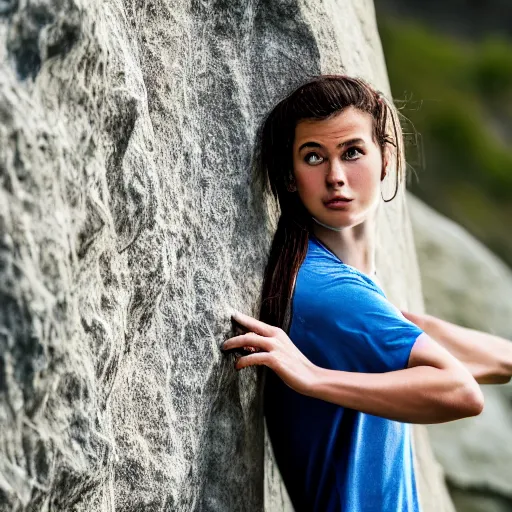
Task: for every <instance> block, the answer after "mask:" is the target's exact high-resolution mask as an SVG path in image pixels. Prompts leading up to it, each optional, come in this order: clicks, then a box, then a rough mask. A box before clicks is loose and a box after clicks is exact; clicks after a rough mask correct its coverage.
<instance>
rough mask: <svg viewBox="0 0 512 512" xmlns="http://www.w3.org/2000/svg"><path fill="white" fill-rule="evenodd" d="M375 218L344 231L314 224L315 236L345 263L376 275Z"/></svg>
mask: <svg viewBox="0 0 512 512" xmlns="http://www.w3.org/2000/svg"><path fill="white" fill-rule="evenodd" d="M375 221H376V218H375V216H373V215H372V216H371V217H370V218H368V219H367V220H365V221H364V222H362V223H361V224H358V225H357V226H353V227H351V228H346V229H343V230H342V231H333V230H331V229H328V228H326V227H323V226H321V225H320V224H317V223H314V227H313V233H314V235H315V236H316V237H317V238H318V239H319V240H320V241H321V242H322V243H323V244H325V245H326V246H327V247H328V248H329V249H330V250H331V251H332V252H333V253H334V254H335V255H336V256H337V257H338V258H339V259H340V260H341V261H342V262H343V263H345V264H347V265H350V266H352V267H355V268H357V269H358V270H359V271H361V272H362V273H363V274H366V275H368V276H371V275H373V274H374V273H375Z"/></svg>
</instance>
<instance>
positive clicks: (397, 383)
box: [223, 76, 512, 512]
mask: <svg viewBox="0 0 512 512" xmlns="http://www.w3.org/2000/svg"><path fill="white" fill-rule="evenodd" d="M257 144H258V150H259V158H258V163H257V170H258V173H259V176H260V178H262V179H263V180H264V182H266V183H267V184H268V185H269V186H270V190H271V192H272V194H273V195H274V197H275V198H276V199H277V201H278V202H279V207H280V211H281V215H280V219H279V222H278V227H277V231H276V233H275V236H274V240H273V244H272V248H271V252H270V257H269V262H268V265H267V268H266V272H265V277H264V284H263V292H262V302H261V310H260V320H256V319H254V318H251V317H249V316H247V315H243V314H241V313H238V312H237V313H235V314H234V316H233V318H234V319H235V320H236V321H238V322H239V323H240V324H242V325H243V326H245V328H246V329H247V330H248V331H249V332H248V333H247V334H242V335H240V336H236V337H233V338H231V339H229V340H227V341H226V342H225V343H224V345H223V349H224V350H231V349H235V348H245V350H246V351H247V352H254V353H251V354H249V355H245V356H242V357H239V358H238V359H237V361H236V363H235V367H236V368H237V369H241V368H244V367H247V366H251V365H266V366H267V367H269V368H270V369H271V370H273V371H272V372H267V374H266V381H265V417H266V422H267V427H268V432H269V435H270V438H271V442H272V446H273V450H274V454H275V457H276V461H277V464H278V466H279V469H280V471H281V474H282V477H283V480H284V483H285V485H286V487H287V490H288V492H289V495H290V498H291V500H292V502H293V505H294V507H295V509H296V511H297V512H300V511H322V512H324V511H343V512H365V511H372V512H377V511H378V512H382V511H393V512H396V511H418V510H419V503H418V496H417V490H416V484H415V474H414V466H413V457H412V444H411V433H410V425H409V423H436V422H444V421H450V420H455V419H458V418H463V417H467V416H473V415H477V414H479V413H480V412H481V411H482V408H483V396H482V393H481V390H480V388H479V386H478V383H477V380H478V379H477V380H475V377H477V378H480V379H482V381H485V380H486V379H487V381H490V382H498V381H506V380H507V375H508V374H507V372H509V373H510V367H505V366H503V368H501V367H500V369H499V370H497V369H496V370H495V366H494V365H495V363H496V357H494V359H493V358H492V357H491V356H490V352H486V353H485V354H484V351H480V352H478V350H479V349H478V347H479V346H480V345H479V344H478V343H476V342H475V343H474V344H473V345H472V349H473V353H471V354H469V355H468V353H467V351H465V350H464V347H463V341H462V340H463V336H462V334H461V333H460V332H459V331H457V332H455V333H454V331H453V330H451V331H450V330H449V329H447V328H444V327H442V328H441V331H443V329H444V331H443V332H444V338H443V340H444V343H445V345H446V346H447V348H448V349H450V348H452V349H453V350H452V352H457V356H459V359H460V360H459V359H457V358H456V357H454V355H452V354H451V353H450V351H449V350H446V349H445V348H443V346H441V344H439V343H437V342H435V341H434V340H433V339H432V338H431V337H430V336H429V335H428V332H427V329H426V325H427V323H428V322H426V320H425V319H426V318H427V317H426V316H419V315H416V316H414V315H410V316H409V319H408V318H406V317H405V316H404V315H403V314H402V313H401V312H400V311H399V310H398V309H397V308H396V307H395V306H393V305H392V304H391V303H390V302H389V301H388V300H387V299H386V296H385V294H384V292H383V291H382V289H381V287H380V286H379V284H378V281H377V278H376V276H375V254H374V240H375V232H374V229H375V227H374V226H375V223H374V221H375V212H376V210H377V208H378V205H379V203H380V201H381V200H382V199H381V197H382V196H381V187H382V183H383V181H384V180H385V177H386V174H387V172H388V166H390V165H391V164H390V162H392V161H394V162H396V167H397V173H396V176H397V180H396V188H397V190H398V186H399V180H400V179H401V178H402V175H403V169H404V160H403V149H402V148H403V141H402V135H401V130H400V125H399V122H398V118H397V113H396V110H395V109H394V107H393V106H392V105H391V104H390V103H388V101H387V100H386V99H385V98H384V97H383V96H382V95H381V94H380V93H379V92H377V91H375V90H374V89H373V88H372V87H371V86H370V85H369V84H367V83H366V82H364V81H363V80H360V79H356V78H351V77H347V76H320V77H317V78H314V79H312V80H310V81H308V82H307V83H305V84H303V85H302V86H301V87H299V88H298V89H296V90H295V91H294V92H293V93H291V94H290V95H289V96H288V97H286V98H285V99H283V100H282V101H281V102H280V103H279V104H277V105H276V106H275V108H274V109H273V110H272V111H271V112H270V113H269V115H268V116H267V117H266V118H265V120H264V122H263V123H262V125H261V128H260V130H259V134H258V141H257ZM395 195H396V192H395ZM428 318H429V319H430V320H429V322H430V323H429V324H428V325H430V326H431V325H433V323H432V318H433V317H428ZM416 324H418V325H419V326H420V327H419V326H418V325H416ZM446 324H447V325H450V326H452V324H448V323H446ZM436 325H438V327H439V326H440V325H441V324H436ZM453 327H456V326H453ZM459 329H461V328H459ZM438 334H439V333H438ZM465 334H467V333H465ZM493 342H495V343H498V344H499V343H501V344H503V345H500V350H502V353H505V352H504V350H505V348H504V347H505V345H506V342H505V341H504V340H498V339H496V340H493ZM495 346H496V345H495ZM506 348H507V349H508V345H507V347H506ZM483 354H484V355H485V357H487V359H485V358H484V363H483V364H473V363H475V361H477V359H476V357H479V358H480V357H483ZM506 357H509V356H508V355H507V356H506ZM509 360H510V361H512V356H510V357H509ZM496 366H497V363H496ZM510 366H512V363H511V364H510ZM472 372H473V375H472ZM500 379H501V380H500Z"/></svg>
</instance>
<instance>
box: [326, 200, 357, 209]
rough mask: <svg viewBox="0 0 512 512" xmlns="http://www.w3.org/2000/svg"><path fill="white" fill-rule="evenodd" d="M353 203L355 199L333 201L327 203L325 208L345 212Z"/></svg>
mask: <svg viewBox="0 0 512 512" xmlns="http://www.w3.org/2000/svg"><path fill="white" fill-rule="evenodd" d="M352 201H353V199H333V200H332V201H328V202H327V203H325V206H326V207H327V208H330V209H331V210H344V209H345V208H346V207H347V206H348V205H349V204H350V203H351V202H352Z"/></svg>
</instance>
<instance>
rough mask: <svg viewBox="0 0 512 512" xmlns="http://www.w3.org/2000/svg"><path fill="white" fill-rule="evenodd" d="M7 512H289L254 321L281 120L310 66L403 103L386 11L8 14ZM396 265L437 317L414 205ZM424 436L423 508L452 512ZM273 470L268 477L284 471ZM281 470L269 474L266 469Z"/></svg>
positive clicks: (0, 249)
mask: <svg viewBox="0 0 512 512" xmlns="http://www.w3.org/2000/svg"><path fill="white" fill-rule="evenodd" d="M0 16H1V18H0V116H1V127H0V173H1V174H0V177H1V187H0V236H1V238H0V279H1V281H0V283H1V288H0V350H1V352H0V393H1V395H0V441H1V442H0V509H1V510H5V511H7V510H31V511H34V510H59V511H60V510H74V511H105V512H106V511H112V510H120V511H123V512H129V511H135V510H137V511H139V510H144V511H156V510H159V511H161V510H165V511H190V510H197V511H207V510H208V511H219V512H226V511H242V510H247V511H258V510H262V509H266V510H267V511H274V510H275V511H280V510H285V509H289V501H288V500H287V497H286V493H285V491H284V489H283V486H282V484H281V482H280V477H279V473H278V471H277V469H276V468H275V465H274V464H273V462H272V458H271V450H270V447H269V445H268V442H267V443H265V441H264V422H263V418H262V414H261V411H262V407H261V405H262V404H261V376H262V371H261V370H262V369H261V368H260V369H255V368H251V369H247V370H244V371H243V372H241V373H235V372H234V370H233V369H232V364H231V361H229V360H227V359H226V358H225V357H224V356H223V355H221V353H220V352H219V346H220V344H221V342H222V340H223V338H224V336H225V335H226V333H227V331H228V328H229V311H230V308H231V307H236V308H238V309H241V310H244V311H246V312H248V313H256V311H257V302H258V295H259V291H260V285H261V277H262V272H263V268H264V263H265V258H266V255H267V250H268V247H269V242H270V238H271V233H272V226H273V222H272V221H273V219H274V220H275V210H274V209H272V207H271V205H268V204H267V203H265V202H264V201H262V199H261V198H260V197H259V196H257V195H254V194H253V192H252V191H251V188H250V178H249V163H250V154H251V144H252V140H253V135H254V131H255V127H256V124H257V122H258V121H259V119H260V117H261V114H262V113H263V112H264V111H266V110H267V109H268V108H269V106H270V105H271V104H272V103H273V102H274V101H275V100H276V98H278V97H280V96H281V95H282V94H283V92H284V91H285V90H287V89H288V88H289V87H290V86H292V85H294V84H296V83H298V82H299V81H300V80H302V79H303V78H304V77H305V76H306V75H308V74H314V73H319V72H343V71H344V70H346V71H348V72H349V73H351V74H358V75H363V76H365V77H366V78H368V79H370V80H371V81H372V82H374V83H375V84H376V85H377V86H378V87H379V88H381V89H383V90H385V91H388V84H387V78H386V71H385V66H384V59H383V56H382V52H381V48H380V43H379V40H378V36H377V31H376V26H375V18H374V12H373V5H372V3H371V2H369V1H368V0H366V1H363V2H362V1H360V0H345V1H342V0H338V1H332V2H325V3H324V2H318V1H316V0H314V1H313V0H297V1H294V0H286V1H282V2H274V1H271V0H266V1H261V2H245V1H231V2H222V1H217V2H215V1H210V2H206V1H204V2H197V1H195V2H185V1H183V0H181V1H178V0H176V1H169V0H168V1H165V0H153V1H148V2H139V1H129V2H128V1H127V2H125V3H123V2H122V1H120V0H110V1H105V2H100V1H99V0H87V1H85V0H83V1H81V0H20V1H15V0H7V1H5V0H4V1H3V2H0ZM379 225H380V229H379V254H378V256H379V261H378V266H379V274H380V276H381V278H382V280H383V281H385V283H386V285H387V289H388V291H389V295H390V297H391V298H392V299H393V300H394V301H395V302H396V303H397V304H398V303H400V305H402V306H408V305H410V306H414V307H415V308H416V309H421V307H422V303H421V295H420V285H419V274H418V269H417V266H416V260H415V255H414V249H413V244H412V238H411V230H410V226H409V223H408V219H407V215H406V209H405V203H404V196H403V194H402V193H400V194H399V196H398V198H397V199H396V200H395V201H394V202H393V203H392V204H390V205H387V206H386V207H385V208H384V209H383V212H382V215H381V217H380V219H379ZM425 435H426V432H425V430H424V429H418V430H417V436H416V441H417V455H418V475H419V478H420V486H421V488H420V492H421V496H422V500H423V502H424V510H425V511H426V512H428V511H434V510H435V511H436V512H440V511H442V510H450V509H451V507H450V502H449V500H448V498H447V497H446V490H445V489H444V487H443V483H442V479H441V478H440V477H441V473H440V471H439V468H438V466H437V465H436V463H435V462H434V461H433V459H432V455H431V453H430V451H429V446H428V440H427V439H426V437H425ZM264 468H265V469H264ZM264 473H265V477H264Z"/></svg>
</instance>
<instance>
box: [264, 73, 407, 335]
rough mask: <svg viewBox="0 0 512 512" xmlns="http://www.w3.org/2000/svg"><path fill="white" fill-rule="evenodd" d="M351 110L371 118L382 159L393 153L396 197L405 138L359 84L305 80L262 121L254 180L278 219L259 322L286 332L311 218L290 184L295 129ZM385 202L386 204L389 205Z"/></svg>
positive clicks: (334, 78) (383, 105) (391, 110)
mask: <svg viewBox="0 0 512 512" xmlns="http://www.w3.org/2000/svg"><path fill="white" fill-rule="evenodd" d="M349 106H353V107H355V108H357V109H359V110H361V111H362V112H367V113H369V114H370V115H371V116H372V118H373V139H374V141H375V142H376V143H377V144H378V145H379V147H380V148H381V151H382V153H383V154H384V150H385V149H386V146H387V145H391V146H392V147H393V148H394V160H395V162H396V171H397V172H396V189H395V193H394V195H393V197H392V198H391V199H389V200H387V201H391V200H392V199H393V198H394V197H395V196H396V194H397V192H398V188H399V183H400V180H401V179H402V177H403V174H404V167H405V159H404V151H403V137H402V131H401V127H400V122H399V119H398V112H397V110H396V109H395V107H394V106H393V104H392V103H390V102H389V101H388V100H387V99H386V98H385V97H384V95H383V94H381V93H380V92H378V91H376V90H375V89H374V88H373V87H372V86H371V85H369V84H368V83H367V82H365V81H364V80H362V79H360V78H353V77H349V76H346V75H321V76H317V77H314V78H311V79H309V80H308V81H307V82H305V83H303V84H302V85H301V86H300V87H298V88H296V89H295V90H294V91H293V92H291V93H290V94H288V96H286V97H285V98H284V99H283V100H281V101H280V102H279V103H278V104H277V105H276V106H275V107H274V108H273V109H272V110H271V111H270V112H269V113H268V114H267V116H266V117H265V118H264V119H263V121H262V123H261V125H260V127H259V129H258V132H257V137H256V145H255V165H254V172H255V176H254V177H255V178H256V180H257V181H258V182H259V183H260V185H263V188H264V190H265V191H266V192H270V193H271V195H272V196H273V197H274V199H275V200H276V201H277V203H278V206H279V209H280V217H279V221H278V225H277V230H276V232H275V235H274V238H273V241H272V246H271V249H270V255H269V259H268V263H267V266H266V269H265V274H264V278H263V288H262V295H261V307H260V319H261V320H262V321H263V322H266V323H269V324H271V325H276V326H279V327H282V328H284V329H285V330H286V329H287V325H285V324H286V320H287V319H286V318H285V316H286V313H287V307H288V306H289V304H290V301H291V297H292V293H293V285H294V282H295V277H296V275H297V272H298V270H299V267H300V265H301V264H302V262H303V260H304V258H305V256H306V252H307V248H308V240H309V233H310V232H311V228H312V226H311V216H310V215H309V213H308V212H307V210H306V208H305V207H304V206H303V204H302V202H301V200H300V198H299V195H298V194H297V193H296V192H292V191H290V185H291V183H292V181H293V154H292V148H293V141H294V137H295V127H296V125H297V123H298V122H299V121H301V120H303V119H327V118H329V117H331V116H333V115H336V114H338V113H340V112H341V111H342V110H343V109H345V108H346V107H349ZM387 201H386V202H387Z"/></svg>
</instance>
